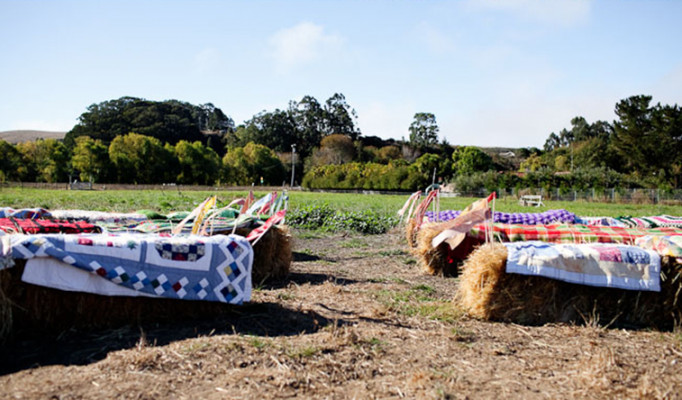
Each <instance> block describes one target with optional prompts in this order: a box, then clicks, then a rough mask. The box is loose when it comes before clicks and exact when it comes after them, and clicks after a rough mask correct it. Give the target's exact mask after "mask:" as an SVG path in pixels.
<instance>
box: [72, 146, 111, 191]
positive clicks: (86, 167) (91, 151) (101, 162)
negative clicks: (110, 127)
mask: <svg viewBox="0 0 682 400" xmlns="http://www.w3.org/2000/svg"><path fill="white" fill-rule="evenodd" d="M71 166H72V167H73V169H74V170H76V171H78V172H79V173H80V179H81V180H82V181H90V182H101V181H106V180H108V178H109V177H110V174H109V171H110V164H109V149H108V148H107V146H105V145H104V143H102V141H101V140H99V139H93V138H91V137H89V136H81V137H78V138H76V146H75V147H74V148H73V156H72V157H71Z"/></svg>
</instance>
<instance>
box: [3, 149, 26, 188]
mask: <svg viewBox="0 0 682 400" xmlns="http://www.w3.org/2000/svg"><path fill="white" fill-rule="evenodd" d="M0 154H2V157H0V182H4V181H18V180H21V179H22V176H21V175H20V173H19V170H20V168H21V166H22V156H21V152H19V150H17V148H16V147H15V146H14V145H12V144H11V143H9V142H7V141H5V140H0Z"/></svg>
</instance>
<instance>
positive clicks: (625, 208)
mask: <svg viewBox="0 0 682 400" xmlns="http://www.w3.org/2000/svg"><path fill="white" fill-rule="evenodd" d="M274 190H276V189H274ZM266 193H267V192H265V191H255V192H254V194H255V196H256V197H260V196H263V195H264V194H266ZM246 194H247V192H244V191H227V190H224V191H177V190H166V191H152V190H105V191H96V190H83V191H78V190H74V191H70V190H44V189H29V188H2V189H0V207H14V208H33V207H42V208H45V209H82V210H101V211H115V212H133V211H136V210H141V209H146V210H153V211H157V212H160V213H168V212H171V211H187V210H191V209H193V208H194V207H196V205H197V204H199V203H201V201H203V200H204V199H206V197H208V196H212V195H217V198H218V206H221V205H227V204H228V203H229V202H230V201H232V200H233V199H235V198H238V197H244V196H245V195H246ZM288 194H289V198H290V200H289V206H290V208H291V209H295V208H299V207H303V206H308V205H321V204H328V205H329V206H331V207H332V208H334V209H337V210H342V211H361V210H372V211H375V212H378V213H381V214H385V215H395V213H396V211H397V210H399V209H400V208H401V207H402V205H403V204H404V203H405V201H406V200H407V198H408V197H409V194H407V193H406V194H405V195H364V194H351V193H343V194H342V193H320V192H301V191H292V192H289V193H288ZM475 200H476V199H475V198H471V197H443V198H441V200H440V209H441V210H448V209H450V210H461V209H462V208H464V207H466V206H467V205H469V204H470V203H471V202H473V201H475ZM496 204H497V206H496V209H497V210H498V211H505V212H542V211H546V210H550V209H560V208H564V209H567V210H568V211H571V212H573V213H575V214H577V215H581V216H607V217H617V216H624V215H630V216H644V215H680V214H682V206H680V205H665V204H619V203H589V202H583V201H577V202H571V201H544V204H545V205H544V206H543V207H524V206H521V205H519V204H518V202H517V200H516V199H514V198H503V199H498V200H497V202H496Z"/></svg>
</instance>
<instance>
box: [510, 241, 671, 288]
mask: <svg viewBox="0 0 682 400" xmlns="http://www.w3.org/2000/svg"><path fill="white" fill-rule="evenodd" d="M505 246H506V247H507V266H506V272H508V273H514V274H522V275H533V276H543V277H546V278H551V279H557V280H561V281H564V282H570V283H576V284H580V285H589V286H599V287H610V288H618V289H627V290H646V291H654V292H659V291H660V290H661V287H660V275H661V258H660V256H659V255H658V254H657V253H656V252H655V251H653V250H645V249H642V248H639V247H636V246H627V245H622V244H604V243H590V244H551V243H545V242H538V241H532V242H522V243H506V244H505Z"/></svg>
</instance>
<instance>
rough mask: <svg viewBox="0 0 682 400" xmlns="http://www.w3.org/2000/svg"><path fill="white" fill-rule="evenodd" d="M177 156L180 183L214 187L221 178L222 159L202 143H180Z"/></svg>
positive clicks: (176, 147)
mask: <svg viewBox="0 0 682 400" xmlns="http://www.w3.org/2000/svg"><path fill="white" fill-rule="evenodd" d="M175 156H176V157H177V159H178V164H179V168H180V173H179V175H178V179H177V181H178V183H184V184H199V185H212V184H213V183H214V182H215V181H216V180H217V179H218V178H219V177H220V169H221V163H220V157H218V154H217V153H216V152H215V151H213V149H211V148H210V147H206V146H204V145H203V144H201V142H194V143H189V142H187V141H184V140H181V141H179V142H178V143H177V144H176V145H175Z"/></svg>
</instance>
